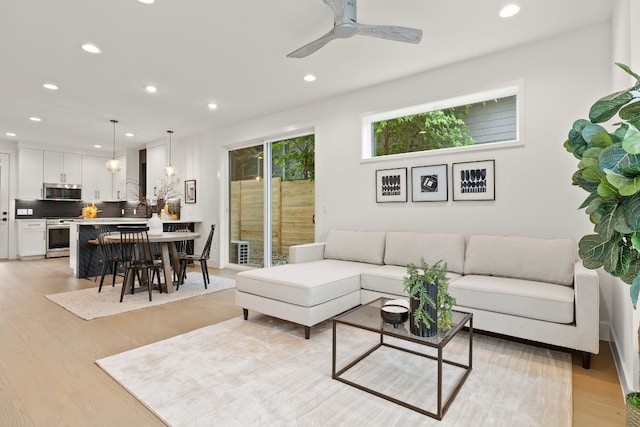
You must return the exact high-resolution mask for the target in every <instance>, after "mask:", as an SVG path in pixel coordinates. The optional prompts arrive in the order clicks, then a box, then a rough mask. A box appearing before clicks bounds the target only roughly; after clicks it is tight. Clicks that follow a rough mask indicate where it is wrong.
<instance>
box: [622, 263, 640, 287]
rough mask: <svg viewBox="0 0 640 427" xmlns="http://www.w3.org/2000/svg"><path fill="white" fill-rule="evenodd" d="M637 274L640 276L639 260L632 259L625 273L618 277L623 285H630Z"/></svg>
mask: <svg viewBox="0 0 640 427" xmlns="http://www.w3.org/2000/svg"><path fill="white" fill-rule="evenodd" d="M638 274H640V260H638V259H634V260H632V261H631V263H630V264H629V268H628V269H627V272H626V273H624V274H622V275H620V276H619V277H620V280H622V281H623V282H624V283H628V284H631V283H633V281H634V280H635V278H636V277H637V276H638Z"/></svg>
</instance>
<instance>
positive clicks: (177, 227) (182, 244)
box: [167, 224, 193, 282]
mask: <svg viewBox="0 0 640 427" xmlns="http://www.w3.org/2000/svg"><path fill="white" fill-rule="evenodd" d="M167 231H169V232H172V233H181V232H182V233H189V232H191V230H190V229H189V225H188V224H170V225H169V226H168V230H167ZM173 244H174V246H175V248H176V253H177V255H178V260H179V259H180V258H181V257H184V256H186V255H188V254H190V253H193V240H175V241H174V242H173ZM172 267H173V277H174V280H175V281H176V282H179V281H180V277H178V274H183V275H186V274H187V271H186V269H182V268H180V262H179V261H178V265H172ZM185 278H186V277H185ZM185 278H183V279H182V280H184V279H185Z"/></svg>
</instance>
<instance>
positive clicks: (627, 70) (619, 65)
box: [616, 62, 640, 86]
mask: <svg viewBox="0 0 640 427" xmlns="http://www.w3.org/2000/svg"><path fill="white" fill-rule="evenodd" d="M616 65H617V66H618V67H620V68H622V69H623V70H624V71H626V72H627V73H628V74H630V75H631V76H633V78H634V79H636V80H638V82H639V83H640V76H638V75H637V74H636V73H634V72H633V70H632V69H631V68H629V66H628V65H626V64H622V63H620V62H616ZM636 86H637V85H636Z"/></svg>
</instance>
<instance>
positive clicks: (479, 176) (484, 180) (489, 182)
mask: <svg viewBox="0 0 640 427" xmlns="http://www.w3.org/2000/svg"><path fill="white" fill-rule="evenodd" d="M451 174H452V178H453V179H452V185H453V200H454V201H457V200H495V199H496V194H495V189H496V180H495V160H482V161H478V162H466V163H454V164H453V165H452V170H451Z"/></svg>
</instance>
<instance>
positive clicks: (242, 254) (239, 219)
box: [229, 144, 265, 267]
mask: <svg viewBox="0 0 640 427" xmlns="http://www.w3.org/2000/svg"><path fill="white" fill-rule="evenodd" d="M262 159H263V145H262V144H260V145H255V146H252V147H248V148H242V149H239V150H233V151H230V152H229V177H230V189H229V194H230V198H229V203H230V206H229V262H230V263H233V264H239V265H246V266H251V267H264V265H265V264H264V179H263V178H264V177H263V167H262Z"/></svg>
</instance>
